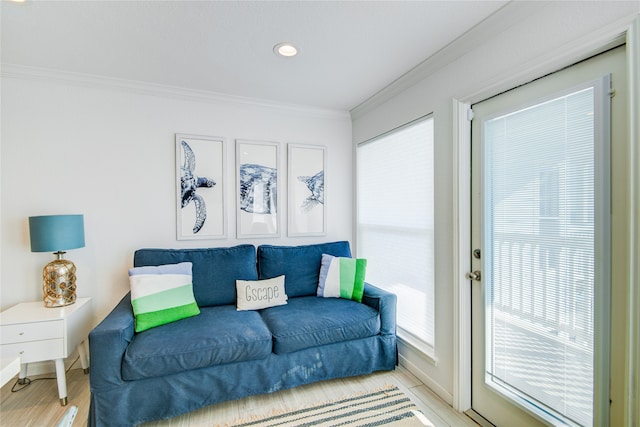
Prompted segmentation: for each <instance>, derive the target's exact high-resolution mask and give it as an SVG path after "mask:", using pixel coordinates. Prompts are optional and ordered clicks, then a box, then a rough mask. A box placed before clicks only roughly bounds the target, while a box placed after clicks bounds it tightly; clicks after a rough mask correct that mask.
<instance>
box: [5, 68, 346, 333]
mask: <svg viewBox="0 0 640 427" xmlns="http://www.w3.org/2000/svg"><path fill="white" fill-rule="evenodd" d="M176 133H188V134H197V135H210V136H221V137H225V138H227V146H226V154H227V171H226V172H227V176H226V187H227V188H226V190H227V206H226V211H227V215H228V230H227V235H228V238H227V239H225V240H198V241H177V240H176V191H175V181H174V180H175V142H174V141H175V134H176ZM236 138H238V139H250V140H266V141H277V142H280V143H281V145H280V162H281V163H280V165H281V175H280V176H281V177H282V179H284V177H285V176H286V170H287V169H286V165H287V161H286V160H287V155H286V154H287V150H286V143H298V144H316V145H325V146H327V147H328V165H327V189H326V192H327V208H328V221H327V224H328V232H327V235H326V236H324V237H314V238H309V237H295V238H288V237H286V236H287V235H286V224H287V221H286V206H287V204H286V203H287V200H286V197H285V196H286V191H283V193H285V194H284V195H280V197H279V204H280V206H281V212H282V213H283V216H282V218H281V230H282V233H281V237H280V238H269V239H260V240H258V239H253V240H251V239H240V240H237V239H236V237H235V236H236V233H235V225H236V215H235V206H236V205H235V194H236V193H235V142H234V140H235V139H236ZM1 147H2V157H1V160H2V177H1V183H2V193H1V199H2V230H1V236H2V248H1V254H2V269H1V276H2V282H1V286H0V297H1V303H0V305H1V308H2V309H6V308H8V307H9V306H11V305H13V304H15V303H18V302H23V301H36V300H40V299H41V298H42V297H41V283H42V280H41V274H42V267H43V266H44V265H45V264H46V263H47V262H49V261H50V260H52V259H53V255H52V254H49V253H31V252H30V247H29V230H28V217H29V216H33V215H49V214H64V213H82V214H84V215H85V236H86V246H85V247H84V248H81V249H75V250H71V251H68V253H67V255H66V257H67V258H68V259H71V260H72V261H74V263H75V264H76V267H77V269H78V271H77V286H78V290H77V293H78V296H80V297H86V296H88V297H92V298H93V304H94V310H95V322H96V323H97V322H98V321H100V320H101V319H102V318H104V316H105V315H106V314H107V313H108V311H109V310H111V308H113V306H114V305H115V304H116V303H117V301H119V300H120V298H121V297H122V296H123V295H124V294H125V293H126V292H127V291H128V287H129V283H128V276H127V269H128V268H130V267H131V263H132V258H133V251H134V250H135V249H137V248H141V247H162V248H179V247H219V246H232V245H236V244H240V243H252V244H255V245H258V244H261V243H268V244H287V245H288V244H291V245H295V244H306V243H313V242H318V241H331V240H351V237H352V222H351V221H352V216H353V213H352V211H353V207H352V199H353V197H352V187H351V182H352V177H351V170H352V163H353V159H352V149H351V119H350V117H349V114H348V113H346V112H339V111H324V110H316V109H311V108H302V107H299V108H298V107H291V106H278V105H270V104H267V103H262V102H257V101H255V102H254V101H251V100H240V99H228V98H221V97H212V96H208V95H206V94H195V93H183V92H181V91H179V90H174V89H171V88H156V87H152V86H146V85H137V84H131V83H128V82H118V81H109V80H102V79H100V78H93V77H89V76H74V75H65V74H60V73H55V72H49V71H42V70H32V69H21V68H16V67H13V68H12V67H4V69H3V78H2V146H1ZM284 184H285V187H283V190H286V182H285V183H284ZM282 207H285V208H284V209H282Z"/></svg>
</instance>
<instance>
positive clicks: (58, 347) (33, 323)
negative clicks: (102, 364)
mask: <svg viewBox="0 0 640 427" xmlns="http://www.w3.org/2000/svg"><path fill="white" fill-rule="evenodd" d="M92 325H93V313H92V310H91V298H78V299H77V300H76V302H75V304H71V305H67V306H64V307H56V308H47V307H45V306H44V304H43V303H42V301H38V302H27V303H21V304H17V305H14V306H13V307H11V308H10V309H8V310H5V311H3V312H2V313H0V343H1V347H2V349H1V350H2V351H1V355H2V358H10V359H15V358H17V357H19V358H20V363H21V366H20V374H19V375H18V379H19V380H24V378H26V377H27V366H28V364H29V363H31V362H40V361H43V360H54V361H55V364H56V378H57V380H58V394H59V396H60V404H61V405H62V406H64V405H66V404H67V378H66V373H65V369H64V359H65V358H67V357H69V356H70V355H71V353H72V352H73V350H74V349H76V348H77V349H78V353H79V354H80V363H81V364H82V368H83V369H84V372H85V373H87V372H88V368H89V359H88V357H87V349H86V343H85V340H86V339H87V337H88V336H89V332H90V331H91V328H92Z"/></svg>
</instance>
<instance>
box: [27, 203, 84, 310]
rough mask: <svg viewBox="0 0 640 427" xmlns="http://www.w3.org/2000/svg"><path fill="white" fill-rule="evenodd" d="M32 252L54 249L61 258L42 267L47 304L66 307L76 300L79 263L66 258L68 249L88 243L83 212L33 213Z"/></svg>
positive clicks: (44, 296)
mask: <svg viewBox="0 0 640 427" xmlns="http://www.w3.org/2000/svg"><path fill="white" fill-rule="evenodd" d="M29 235H30V238H31V252H53V254H54V255H56V257H57V259H55V260H53V261H51V262H50V263H49V264H47V265H45V266H44V269H43V270H42V294H43V300H44V306H45V307H62V306H65V305H69V304H73V303H74V302H76V266H75V265H74V264H73V262H71V261H69V260H67V259H64V258H63V255H64V254H65V253H66V252H64V251H65V250H67V249H76V248H82V247H84V217H83V216H82V215H46V216H31V217H29Z"/></svg>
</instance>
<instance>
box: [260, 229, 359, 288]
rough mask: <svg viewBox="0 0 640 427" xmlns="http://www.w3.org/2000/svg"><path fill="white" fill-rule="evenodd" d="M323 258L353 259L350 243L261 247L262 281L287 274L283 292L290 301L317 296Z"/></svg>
mask: <svg viewBox="0 0 640 427" xmlns="http://www.w3.org/2000/svg"><path fill="white" fill-rule="evenodd" d="M322 254H328V255H333V256H337V257H350V256H351V249H350V247H349V242H347V241H342V242H330V243H318V244H314V245H303V246H273V245H261V246H258V277H259V278H260V279H261V280H262V279H270V278H272V277H277V276H281V275H283V274H284V288H285V290H286V292H287V296H289V298H292V297H301V296H309V295H316V290H317V288H318V276H319V274H320V261H321V260H322Z"/></svg>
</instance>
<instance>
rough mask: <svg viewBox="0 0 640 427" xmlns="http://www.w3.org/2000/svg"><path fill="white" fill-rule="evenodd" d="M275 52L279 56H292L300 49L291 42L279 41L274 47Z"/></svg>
mask: <svg viewBox="0 0 640 427" xmlns="http://www.w3.org/2000/svg"><path fill="white" fill-rule="evenodd" d="M273 52H274V53H275V54H276V55H278V56H284V57H287V58H290V57H292V56H296V55H297V54H298V49H297V48H296V47H295V46H294V45H292V44H291V43H278V44H277V45H275V46H274V47H273Z"/></svg>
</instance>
